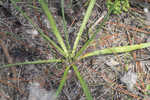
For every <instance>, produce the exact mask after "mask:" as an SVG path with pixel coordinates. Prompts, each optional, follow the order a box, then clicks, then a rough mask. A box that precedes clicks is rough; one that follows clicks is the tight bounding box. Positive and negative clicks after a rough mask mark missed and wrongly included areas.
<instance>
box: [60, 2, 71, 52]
mask: <svg viewBox="0 0 150 100" xmlns="http://www.w3.org/2000/svg"><path fill="white" fill-rule="evenodd" d="M61 12H62V17H63V26H64V27H63V28H64V33H65V40H66V44H67V48H68V49H69V50H70V48H71V47H70V44H69V34H68V32H67V24H66V19H65V13H64V0H61Z"/></svg>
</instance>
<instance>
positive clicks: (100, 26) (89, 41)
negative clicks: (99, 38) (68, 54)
mask: <svg viewBox="0 0 150 100" xmlns="http://www.w3.org/2000/svg"><path fill="white" fill-rule="evenodd" d="M116 2H117V0H115V2H114V5H113V6H112V8H111V9H110V10H109V11H108V13H107V15H106V16H105V17H104V20H103V21H102V23H101V24H100V25H99V27H98V29H96V32H95V33H94V34H93V35H92V36H91V38H90V39H89V40H88V41H87V42H86V43H85V44H84V45H83V46H82V48H81V49H80V50H79V51H78V52H77V54H76V55H75V57H74V59H77V58H78V57H79V56H80V55H81V54H82V53H83V51H85V50H86V49H87V48H88V46H89V44H90V43H91V42H92V41H93V40H94V38H95V37H96V35H97V34H98V33H99V32H100V30H101V28H102V26H103V25H104V23H105V22H106V21H107V20H108V18H109V15H110V14H111V12H112V10H113V9H114V7H115V5H116Z"/></svg>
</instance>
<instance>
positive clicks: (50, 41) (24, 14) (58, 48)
mask: <svg viewBox="0 0 150 100" xmlns="http://www.w3.org/2000/svg"><path fill="white" fill-rule="evenodd" d="M11 2H12V3H13V5H14V6H15V8H16V9H17V10H18V11H19V12H21V14H22V15H23V16H24V17H25V18H26V19H27V20H28V21H29V22H30V23H31V24H32V25H33V27H34V28H35V29H36V30H38V32H39V33H40V35H41V36H42V37H43V38H44V39H45V40H47V41H49V43H50V44H52V45H53V46H54V47H55V48H56V49H57V50H58V51H59V52H60V53H61V54H62V55H63V56H65V54H64V51H63V50H62V49H61V48H60V47H59V46H58V45H57V44H56V43H55V42H54V41H53V40H51V39H50V38H49V37H48V36H47V35H45V34H44V33H43V31H42V30H41V29H40V28H38V27H37V26H36V25H35V24H34V23H33V21H32V20H31V19H30V18H29V17H28V16H27V14H26V13H24V12H23V11H22V10H21V9H20V8H19V7H18V6H17V5H16V2H15V1H14V0H11Z"/></svg>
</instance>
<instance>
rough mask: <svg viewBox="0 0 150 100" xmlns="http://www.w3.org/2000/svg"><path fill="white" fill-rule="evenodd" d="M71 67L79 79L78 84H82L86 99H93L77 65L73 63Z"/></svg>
mask: <svg viewBox="0 0 150 100" xmlns="http://www.w3.org/2000/svg"><path fill="white" fill-rule="evenodd" d="M73 69H74V71H75V74H76V75H77V78H78V79H79V81H80V84H81V86H82V88H83V91H84V93H85V96H86V98H87V100H93V99H92V96H91V94H90V91H89V89H88V86H87V84H86V82H85V81H84V79H83V78H82V76H81V75H80V72H79V71H78V68H77V66H76V65H73Z"/></svg>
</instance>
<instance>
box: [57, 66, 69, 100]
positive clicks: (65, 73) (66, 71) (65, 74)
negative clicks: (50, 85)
mask: <svg viewBox="0 0 150 100" xmlns="http://www.w3.org/2000/svg"><path fill="white" fill-rule="evenodd" d="M69 69H70V67H66V69H65V71H64V75H63V77H62V80H61V82H60V84H59V87H58V89H57V91H56V96H57V97H58V95H59V94H60V92H61V90H62V88H63V86H64V84H65V82H66V80H67V75H68V71H69Z"/></svg>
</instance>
